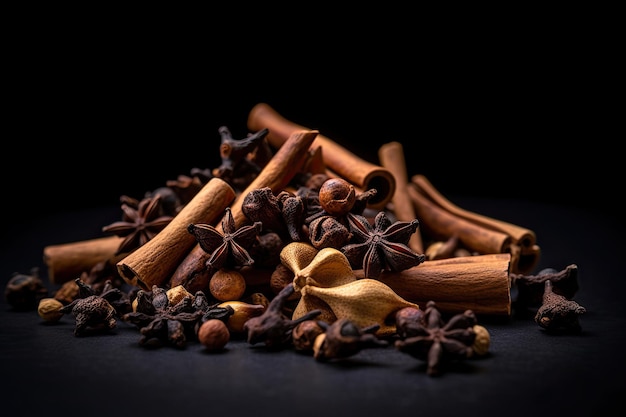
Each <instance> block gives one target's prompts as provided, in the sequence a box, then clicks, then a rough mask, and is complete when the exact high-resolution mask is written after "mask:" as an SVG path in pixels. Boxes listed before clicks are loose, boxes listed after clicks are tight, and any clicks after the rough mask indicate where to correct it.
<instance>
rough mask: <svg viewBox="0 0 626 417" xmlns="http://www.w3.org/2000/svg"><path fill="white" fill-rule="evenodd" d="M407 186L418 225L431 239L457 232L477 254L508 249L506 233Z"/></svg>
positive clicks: (505, 251) (411, 186)
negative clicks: (449, 208)
mask: <svg viewBox="0 0 626 417" xmlns="http://www.w3.org/2000/svg"><path fill="white" fill-rule="evenodd" d="M406 190H407V193H408V195H409V198H410V199H411V200H412V201H413V206H414V208H415V212H416V214H417V218H418V219H419V221H420V227H422V228H423V230H424V231H425V233H427V234H429V235H430V236H431V237H433V238H434V239H439V240H447V239H448V238H450V237H451V236H454V235H456V236H458V239H459V242H461V243H462V244H463V246H465V247H466V248H468V249H469V250H472V251H476V252H478V253H480V254H492V253H509V249H510V245H511V237H510V236H509V235H507V234H505V233H502V232H498V231H495V230H491V229H487V228H486V227H483V226H480V225H477V224H475V223H472V222H470V221H468V220H465V219H463V218H460V217H458V216H455V215H454V214H452V213H450V212H448V211H446V210H444V209H443V208H441V207H440V206H438V205H436V204H435V203H433V202H432V201H430V200H429V199H428V198H426V197H424V196H423V195H422V194H421V193H419V192H418V191H417V189H416V188H415V186H413V185H412V184H408V185H407V187H406Z"/></svg>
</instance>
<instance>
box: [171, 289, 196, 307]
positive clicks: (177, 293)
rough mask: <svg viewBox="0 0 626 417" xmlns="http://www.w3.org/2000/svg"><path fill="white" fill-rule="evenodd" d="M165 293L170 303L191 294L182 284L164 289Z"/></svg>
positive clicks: (173, 303) (172, 303)
mask: <svg viewBox="0 0 626 417" xmlns="http://www.w3.org/2000/svg"><path fill="white" fill-rule="evenodd" d="M166 294H167V298H168V300H169V301H170V305H175V304H178V303H179V302H180V301H182V299H183V298H185V297H188V296H192V295H193V294H191V293H190V292H189V291H187V289H186V288H185V287H183V286H182V285H177V286H175V287H172V288H170V289H169V290H167V291H166Z"/></svg>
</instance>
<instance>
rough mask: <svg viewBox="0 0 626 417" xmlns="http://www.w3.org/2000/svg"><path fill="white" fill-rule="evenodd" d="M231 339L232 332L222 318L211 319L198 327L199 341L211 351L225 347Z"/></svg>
mask: <svg viewBox="0 0 626 417" xmlns="http://www.w3.org/2000/svg"><path fill="white" fill-rule="evenodd" d="M229 340H230V332H229V331H228V328H227V327H226V324H225V323H224V322H223V321H222V320H220V319H209V320H207V321H205V322H204V323H202V325H201V326H200V328H199V329H198V341H199V342H200V343H202V344H203V345H204V347H205V348H206V349H207V350H208V351H210V352H216V351H219V350H222V349H224V346H226V343H228V341H229Z"/></svg>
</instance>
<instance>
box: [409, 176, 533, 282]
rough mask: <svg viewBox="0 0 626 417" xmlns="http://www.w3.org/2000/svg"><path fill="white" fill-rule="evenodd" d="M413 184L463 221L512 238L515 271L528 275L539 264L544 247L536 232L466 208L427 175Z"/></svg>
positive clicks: (415, 179) (510, 246)
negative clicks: (446, 195)
mask: <svg viewBox="0 0 626 417" xmlns="http://www.w3.org/2000/svg"><path fill="white" fill-rule="evenodd" d="M411 184H412V185H414V186H415V190H417V192H418V193H419V194H420V195H422V196H424V197H426V198H427V199H428V200H430V201H431V202H432V203H434V204H435V205H437V206H439V207H440V208H442V209H443V210H445V211H446V212H448V213H450V214H451V215H453V216H456V217H458V218H460V219H464V220H466V221H469V222H471V223H474V224H476V225H479V226H481V227H484V228H486V229H489V230H493V231H497V232H501V233H504V234H506V235H508V236H509V237H510V238H511V242H510V245H509V247H508V248H507V251H508V252H510V253H511V254H512V263H511V266H512V272H516V273H523V274H528V273H530V272H531V271H532V270H533V269H534V268H535V266H536V265H537V263H538V262H539V257H540V255H541V248H540V247H539V246H538V245H537V237H536V235H535V232H534V231H532V230H530V229H528V228H525V227H521V226H518V225H515V224H512V223H509V222H505V221H503V220H499V219H495V218H493V217H488V216H484V215H482V214H478V213H475V212H471V211H469V210H466V209H463V208H461V207H459V206H457V205H455V204H454V203H452V202H451V201H450V200H448V199H447V198H446V197H444V196H443V194H441V193H440V192H439V191H438V190H437V189H436V188H435V187H434V186H433V184H432V183H431V182H430V181H429V180H428V179H427V178H426V177H425V176H424V175H420V174H418V175H414V176H413V177H411Z"/></svg>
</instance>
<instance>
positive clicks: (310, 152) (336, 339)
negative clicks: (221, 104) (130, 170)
mask: <svg viewBox="0 0 626 417" xmlns="http://www.w3.org/2000/svg"><path fill="white" fill-rule="evenodd" d="M248 127H249V129H250V130H252V131H253V132H254V133H252V134H250V135H248V136H247V137H246V138H243V139H234V138H233V137H232V135H231V133H230V130H229V129H228V128H227V127H225V126H224V127H221V128H220V129H219V133H220V136H221V143H220V147H219V152H220V156H221V161H222V162H221V165H220V166H218V167H216V168H213V169H200V168H193V169H192V170H191V172H190V175H180V176H179V177H178V178H177V179H176V180H173V181H168V182H167V183H166V184H165V185H164V186H163V187H160V188H158V189H156V190H153V191H150V192H148V193H146V195H145V196H143V197H142V198H139V199H136V198H133V197H130V196H122V197H121V199H120V200H121V211H122V214H121V218H120V220H119V221H117V222H114V223H112V224H110V225H107V226H105V227H103V229H102V232H103V236H102V237H101V238H97V239H92V240H88V241H81V242H74V243H69V244H60V245H52V246H48V247H46V248H44V260H45V262H46V264H47V266H48V278H49V280H50V282H51V283H52V284H55V285H57V286H58V289H57V290H55V291H54V293H53V294H52V295H50V294H48V290H47V289H46V287H45V286H44V285H43V282H42V281H41V279H40V278H39V276H38V275H39V274H38V272H39V271H37V270H33V271H31V273H30V274H20V273H16V274H15V276H14V277H12V278H11V280H10V281H9V283H8V284H7V287H6V289H5V296H6V299H7V301H8V302H9V304H11V305H12V306H13V308H14V309H15V310H27V309H35V308H36V309H37V311H38V314H39V316H40V317H41V318H42V319H43V320H47V321H56V320H60V319H61V317H63V316H64V315H72V316H73V317H74V318H75V323H76V324H75V328H74V335H75V336H76V337H83V336H86V335H98V334H101V333H105V332H110V331H111V330H113V329H114V328H115V327H116V325H117V322H118V321H124V322H126V323H130V324H132V325H133V326H135V327H136V328H137V330H138V332H139V334H140V338H139V344H140V345H142V346H151V347H152V346H172V347H176V348H180V349H182V348H184V347H185V346H186V345H187V343H188V342H189V341H191V340H193V341H197V342H199V343H201V344H202V345H204V346H205V348H206V349H207V350H209V351H212V352H214V351H219V350H221V349H223V348H224V346H225V345H226V344H227V343H228V342H229V340H231V338H232V337H242V338H244V339H245V340H246V341H247V342H248V343H250V344H261V343H262V344H264V345H265V346H266V347H267V348H268V349H274V350H277V349H287V348H293V349H297V350H299V351H302V352H308V353H310V355H311V356H313V357H314V358H315V359H316V360H320V361H329V360H341V359H342V358H345V357H349V356H352V355H354V354H356V353H358V352H359V351H361V350H362V349H366V348H383V347H388V346H392V347H394V348H395V349H398V350H399V351H401V352H404V353H407V354H409V355H411V356H413V357H415V358H417V359H418V360H422V361H425V362H427V373H428V374H429V375H439V374H440V373H441V372H442V371H443V369H445V366H444V365H445V364H446V363H449V362H450V361H458V360H465V359H471V358H474V357H479V356H485V355H487V354H488V352H489V345H490V334H489V331H488V330H487V328H486V327H484V326H482V325H481V324H479V323H478V319H477V317H479V316H480V315H501V316H507V315H510V314H511V308H512V303H513V299H512V290H513V289H515V290H516V293H517V296H516V299H515V300H514V302H515V303H517V305H518V306H520V307H524V308H533V309H535V315H534V317H535V321H536V323H537V325H538V326H540V327H541V328H542V329H543V330H545V331H548V332H580V331H581V326H580V323H579V316H580V315H581V314H583V313H585V309H584V307H582V306H580V305H579V304H578V303H576V302H575V301H574V300H573V297H574V295H575V293H576V291H577V290H578V281H577V266H576V265H575V264H572V265H569V266H568V267H566V268H565V269H562V270H557V269H544V270H542V271H540V272H539V273H537V274H532V271H533V269H534V268H535V267H536V265H537V261H538V258H539V256H540V248H539V246H538V245H537V243H536V236H535V234H534V233H533V232H532V230H530V229H527V228H524V227H520V226H517V225H513V224H510V223H506V222H503V221H500V220H498V219H493V218H489V217H486V216H482V215H480V214H477V213H472V212H469V211H467V210H464V209H462V208H460V207H458V206H456V205H454V204H453V203H451V202H450V201H449V200H447V199H446V198H445V197H444V196H443V195H442V194H441V193H439V192H438V191H437V189H436V188H435V187H434V186H433V185H432V184H431V183H430V182H429V181H428V180H427V179H426V178H425V177H424V176H422V175H416V176H414V177H413V178H411V179H410V180H409V179H408V178H407V173H406V164H405V161H404V155H403V151H402V145H401V144H400V143H398V142H390V143H387V144H385V145H383V146H382V147H381V148H380V152H379V155H380V165H379V164H373V163H370V162H367V161H363V160H362V159H360V158H359V157H358V156H356V155H354V154H352V153H350V152H349V151H347V150H346V149H344V148H342V147H341V146H339V145H338V144H336V143H335V142H334V141H332V140H330V139H328V138H326V137H324V136H322V135H320V134H319V132H317V131H315V130H310V129H306V128H304V127H302V126H299V125H296V124H295V123H293V122H290V121H288V120H285V119H284V118H283V117H282V116H280V115H279V114H278V113H276V112H275V111H274V110H273V109H272V108H271V107H269V106H268V105H267V104H264V103H260V104H259V105H257V106H255V107H254V108H253V109H252V111H251V112H250V115H249V120H248Z"/></svg>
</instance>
